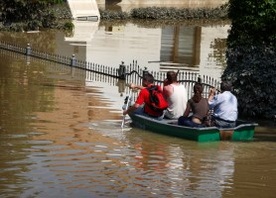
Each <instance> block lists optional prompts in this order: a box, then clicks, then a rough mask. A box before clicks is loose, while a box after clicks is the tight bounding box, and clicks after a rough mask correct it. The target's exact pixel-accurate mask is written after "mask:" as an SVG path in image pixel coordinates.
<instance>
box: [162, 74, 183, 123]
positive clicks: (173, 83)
mask: <svg viewBox="0 0 276 198" xmlns="http://www.w3.org/2000/svg"><path fill="white" fill-rule="evenodd" d="M163 94H164V97H165V99H166V100H167V102H168V105H169V106H168V108H167V109H166V110H165V118H167V119H178V118H179V117H180V116H182V115H183V114H184V111H185V109H186V103H187V90H186V88H185V86H184V85H181V84H179V83H178V81H177V73H176V72H174V71H168V72H167V78H166V79H165V81H164V87H163Z"/></svg>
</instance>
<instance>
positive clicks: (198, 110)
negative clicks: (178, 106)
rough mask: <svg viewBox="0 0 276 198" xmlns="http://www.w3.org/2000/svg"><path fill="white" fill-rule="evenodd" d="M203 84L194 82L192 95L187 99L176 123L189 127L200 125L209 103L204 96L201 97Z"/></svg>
mask: <svg viewBox="0 0 276 198" xmlns="http://www.w3.org/2000/svg"><path fill="white" fill-rule="evenodd" d="M202 92H203V86H202V84H201V83H195V85H194V95H193V97H192V98H191V99H189V100H188V102H187V106H186V110H185V112H184V115H183V116H181V117H179V119H178V124H179V125H184V126H190V127H202V126H203V124H204V119H205V118H206V116H207V113H208V111H209V104H208V100H207V99H206V98H203V97H202Z"/></svg>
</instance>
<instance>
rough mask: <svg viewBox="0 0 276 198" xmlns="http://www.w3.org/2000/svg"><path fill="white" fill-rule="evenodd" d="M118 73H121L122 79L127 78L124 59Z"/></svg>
mask: <svg viewBox="0 0 276 198" xmlns="http://www.w3.org/2000/svg"><path fill="white" fill-rule="evenodd" d="M118 75H119V79H122V80H125V79H126V66H125V65H124V62H123V61H122V64H120V65H119V69H118Z"/></svg>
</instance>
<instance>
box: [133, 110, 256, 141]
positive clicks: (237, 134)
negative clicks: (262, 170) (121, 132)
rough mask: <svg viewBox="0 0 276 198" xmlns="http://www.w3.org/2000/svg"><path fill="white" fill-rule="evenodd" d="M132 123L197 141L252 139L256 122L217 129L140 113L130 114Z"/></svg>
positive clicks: (135, 125) (240, 122)
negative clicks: (154, 117)
mask: <svg viewBox="0 0 276 198" xmlns="http://www.w3.org/2000/svg"><path fill="white" fill-rule="evenodd" d="M130 117H131V120H132V125H133V126H134V127H138V128H142V129H144V130H148V131H152V132H155V133H159V134H164V135H170V136H174V137H179V138H183V139H187V140H194V141H198V142H210V141H221V140H230V141H250V140H253V137H254V132H255V126H257V124H256V123H246V122H242V121H238V122H237V123H238V125H237V127H235V128H231V129H219V128H217V127H201V128H193V127H186V126H179V125H177V121H176V120H165V119H164V120H161V121H158V120H156V119H153V118H149V117H145V116H142V115H130Z"/></svg>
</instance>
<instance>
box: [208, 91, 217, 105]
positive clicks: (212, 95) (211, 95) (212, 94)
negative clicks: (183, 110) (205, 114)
mask: <svg viewBox="0 0 276 198" xmlns="http://www.w3.org/2000/svg"><path fill="white" fill-rule="evenodd" d="M215 94H216V89H215V88H211V89H210V91H209V96H208V102H210V101H211V100H213V98H214V96H215Z"/></svg>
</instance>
